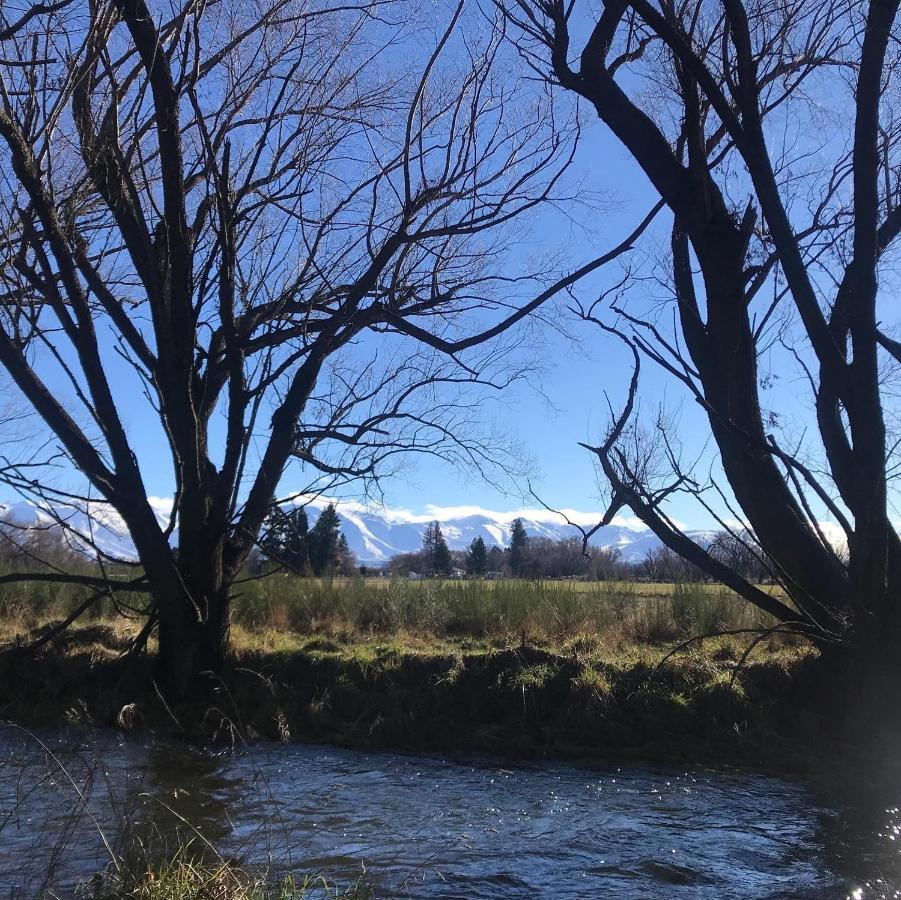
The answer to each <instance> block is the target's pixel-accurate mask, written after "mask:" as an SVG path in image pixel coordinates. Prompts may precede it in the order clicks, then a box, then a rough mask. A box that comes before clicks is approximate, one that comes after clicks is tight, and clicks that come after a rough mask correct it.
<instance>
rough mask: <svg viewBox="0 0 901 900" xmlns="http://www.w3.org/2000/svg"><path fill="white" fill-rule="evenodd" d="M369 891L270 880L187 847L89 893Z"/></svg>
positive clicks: (243, 899)
mask: <svg viewBox="0 0 901 900" xmlns="http://www.w3.org/2000/svg"><path fill="white" fill-rule="evenodd" d="M371 896H372V890H371V888H370V887H369V886H368V885H366V884H365V883H363V882H362V881H361V882H358V883H356V884H354V885H352V886H350V887H349V888H340V887H338V886H335V885H332V884H330V883H329V882H328V881H327V880H326V879H325V878H322V877H318V876H312V875H303V876H294V875H288V876H286V877H283V878H280V879H275V880H273V879H270V878H268V877H267V876H266V875H265V874H256V875H255V874H253V873H251V872H249V871H247V870H245V869H242V868H240V867H238V866H235V865H233V864H231V863H229V862H224V861H216V862H213V863H207V862H203V861H202V860H200V859H194V858H192V857H191V855H190V847H182V848H180V849H179V850H178V851H177V852H176V853H175V855H174V856H173V857H172V858H171V859H169V860H166V861H164V862H163V863H160V864H157V865H151V866H147V867H144V868H139V869H137V870H127V869H122V870H120V871H118V872H116V873H115V874H112V875H107V876H106V877H105V878H104V879H103V880H102V882H101V884H100V885H98V886H96V887H95V888H94V893H93V897H94V900H127V898H134V900H367V898H369V897H371Z"/></svg>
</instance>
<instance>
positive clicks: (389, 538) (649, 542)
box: [0, 498, 711, 565]
mask: <svg viewBox="0 0 901 900" xmlns="http://www.w3.org/2000/svg"><path fill="white" fill-rule="evenodd" d="M329 502H334V503H335V506H336V509H337V511H338V515H339V516H340V518H341V528H342V531H343V532H344V535H345V537H346V538H347V542H348V545H349V546H350V549H351V550H352V551H353V553H354V555H355V556H356V558H357V559H358V560H359V561H360V562H361V563H365V564H367V565H378V564H380V563H384V562H386V561H387V560H389V559H390V558H391V557H392V556H395V555H396V554H398V553H409V552H413V551H416V550H419V549H420V547H421V546H422V535H423V532H424V531H425V529H426V526H427V525H428V523H429V522H432V521H438V522H439V523H440V524H441V530H442V532H443V534H444V537H445V539H446V540H447V543H448V545H449V546H450V548H451V549H452V550H463V549H465V548H466V547H468V546H469V544H470V543H471V542H472V541H473V539H474V538H476V537H482V538H483V539H484V540H485V543H486V544H488V546H489V547H490V546H506V545H507V544H508V543H509V540H510V527H511V525H512V523H513V520H514V519H517V518H519V519H521V520H522V522H523V525H524V526H525V529H526V531H527V532H528V534H530V535H533V536H540V537H547V538H552V539H555V540H559V539H561V538H566V537H580V536H581V533H580V532H579V530H578V528H576V527H575V525H571V524H569V523H568V522H567V521H566V520H567V518H568V519H569V520H570V522H573V523H575V524H577V525H579V526H581V527H583V528H585V529H586V530H587V529H588V528H591V527H593V526H594V525H595V524H596V523H597V522H598V521H599V520H600V518H601V515H602V514H601V513H599V512H580V511H577V510H563V511H562V514H561V513H556V512H551V511H549V510H545V509H520V510H516V511H512V512H497V511H494V510H487V509H482V508H480V507H475V506H457V507H438V506H426V507H425V512H423V513H414V512H411V511H409V510H405V509H392V508H388V507H384V506H382V507H374V506H365V505H363V504H361V503H357V502H354V501H349V500H336V501H329V500H327V499H324V498H315V499H312V500H309V501H308V502H307V508H308V510H309V513H310V515H309V518H310V520H311V524H312V522H314V521H315V520H316V518H317V517H318V514H319V511H320V510H321V509H323V508H324V507H325V506H326V505H327V503H329ZM152 504H153V507H154V510H155V511H156V513H157V517H158V518H159V520H160V522H161V523H163V524H164V523H165V522H166V521H167V520H168V515H169V509H170V505H171V504H170V501H168V500H165V499H162V498H152ZM0 521H5V522H9V523H12V524H14V525H15V526H16V527H18V528H22V529H26V530H27V529H30V528H35V529H40V530H42V531H47V530H50V531H53V530H55V529H59V530H60V533H65V535H66V538H67V540H68V541H69V542H70V544H72V545H73V546H75V547H78V548H79V549H84V550H87V549H88V548H89V546H90V544H93V545H94V546H95V547H97V548H98V549H99V550H100V551H102V552H103V553H104V554H106V555H107V556H110V557H115V558H120V559H134V558H135V550H134V545H133V544H132V541H131V538H130V536H129V534H128V529H127V528H126V527H125V523H124V522H123V521H122V520H121V518H120V517H119V516H118V514H116V513H115V512H114V511H112V510H111V509H110V508H109V507H108V506H106V505H105V504H102V503H95V504H92V505H91V508H90V515H89V514H88V513H87V512H86V511H85V509H84V508H77V507H74V506H66V505H56V506H53V507H44V508H41V507H38V506H37V505H35V504H33V503H31V502H29V501H18V502H16V503H5V504H4V503H0ZM686 533H687V534H688V535H690V536H693V537H695V539H699V540H701V541H702V542H703V540H704V539H705V538H706V539H709V538H710V536H711V532H709V531H688V532H686ZM173 539H177V532H174V533H173ZM591 544H592V546H595V547H600V548H615V549H617V550H619V552H620V554H621V558H622V559H623V560H624V561H626V562H640V561H641V560H642V559H644V558H645V557H646V556H647V554H648V552H649V551H651V550H654V549H656V548H658V547H659V546H660V541H659V540H658V538H657V537H656V536H655V535H654V534H653V533H652V532H651V531H650V530H648V528H646V527H645V526H644V525H643V524H642V523H641V522H640V521H639V520H638V519H634V518H626V517H620V516H617V517H615V518H614V519H613V522H612V523H611V524H610V525H607V526H605V527H603V528H600V529H598V531H597V532H595V534H594V535H593V536H592V539H591Z"/></svg>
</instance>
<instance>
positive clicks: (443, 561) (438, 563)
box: [422, 522, 453, 575]
mask: <svg viewBox="0 0 901 900" xmlns="http://www.w3.org/2000/svg"><path fill="white" fill-rule="evenodd" d="M422 555H423V557H424V560H425V564H426V567H427V569H428V571H429V572H430V573H431V574H433V575H449V574H450V571H451V568H452V567H453V557H452V556H451V552H450V548H449V547H448V546H447V541H445V540H444V535H443V534H442V533H441V525H440V524H439V523H438V522H429V524H428V527H427V528H426V530H425V533H424V534H423V536H422Z"/></svg>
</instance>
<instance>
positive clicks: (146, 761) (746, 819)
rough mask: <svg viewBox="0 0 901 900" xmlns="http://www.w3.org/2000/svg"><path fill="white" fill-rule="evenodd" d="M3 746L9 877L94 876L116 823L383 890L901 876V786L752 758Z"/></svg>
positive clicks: (795, 887)
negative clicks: (777, 767) (638, 762)
mask: <svg viewBox="0 0 901 900" xmlns="http://www.w3.org/2000/svg"><path fill="white" fill-rule="evenodd" d="M48 750H52V754H49V753H48ZM0 760H2V761H3V762H2V763H0V896H4V897H6V896H16V897H27V896H33V895H34V891H35V890H39V889H40V888H41V881H42V880H43V878H44V871H43V869H44V866H43V863H44V862H45V861H46V860H47V859H49V858H51V854H52V853H57V855H59V858H60V859H62V855H61V854H63V853H64V854H65V865H64V866H60V865H57V870H58V871H57V872H56V873H54V877H55V878H57V880H58V881H65V880H66V879H67V878H68V879H69V884H70V885H71V879H73V878H78V877H82V878H84V877H89V876H90V875H91V874H92V873H93V872H95V871H97V869H98V868H99V867H102V865H103V864H104V863H105V862H106V860H107V859H108V856H107V855H106V850H105V848H104V843H103V835H102V834H101V832H103V833H104V834H105V835H106V837H107V840H108V841H109V842H110V843H111V844H113V845H114V849H115V850H116V851H117V852H119V851H120V849H121V848H122V846H123V842H125V841H127V840H129V839H131V840H133V839H135V837H138V838H140V841H142V842H144V843H146V842H151V843H154V846H156V847H157V848H165V847H167V846H168V847H170V848H171V847H172V846H174V845H175V843H176V838H179V839H182V840H183V839H184V838H185V837H193V838H194V841H195V844H194V846H195V847H197V848H202V847H205V846H214V847H215V848H216V849H217V851H218V852H220V853H222V854H223V855H225V856H229V857H235V858H236V859H238V860H240V861H241V862H243V863H250V864H254V863H267V862H269V861H272V863H273V864H274V866H275V867H276V868H277V869H284V870H285V871H288V870H295V871H301V872H302V871H316V872H321V873H323V874H326V875H327V876H330V877H332V878H337V879H342V880H354V879H356V878H357V877H358V876H359V875H360V874H361V873H362V872H363V871H365V872H367V874H368V876H369V877H375V878H376V879H377V880H378V883H379V885H380V891H381V893H382V894H383V895H384V896H416V897H436V898H437V897H440V898H455V897H460V898H463V897H466V898H494V897H498V898H500V897H504V898H509V897H525V896H548V897H561V898H566V897H573V898H575V897H595V896H596V897H650V898H654V897H659V898H678V897H692V898H707V897H709V898H717V900H719V898H728V897H771V898H777V897H831V896H836V897H844V896H851V895H855V892H859V893H857V894H856V896H859V897H861V898H864V897H878V896H893V893H892V885H893V884H895V883H898V884H901V877H899V876H901V866H899V853H898V851H899V847H898V844H899V842H901V815H899V813H898V810H897V809H896V808H895V805H894V804H895V802H897V799H898V796H899V795H898V794H897V793H894V789H892V790H891V791H890V793H891V794H892V796H893V798H894V799H893V800H892V801H891V803H889V804H886V793H885V789H883V790H882V792H879V791H878V790H877V789H875V788H874V789H873V790H872V791H871V792H869V793H861V792H856V791H855V790H853V789H846V790H845V792H844V793H843V794H838V793H835V794H833V793H830V792H824V791H823V790H812V789H809V788H805V787H804V786H802V785H799V784H796V783H792V782H790V781H784V780H780V779H775V778H768V777H763V776H759V775H750V774H742V773H714V772H709V771H687V770H678V769H673V768H660V767H644V766H636V767H630V768H628V769H625V768H621V769H617V768H605V767H593V768H592V767H578V766H568V765H562V764H547V765H536V766H508V765H498V764H497V763H496V762H492V761H486V760H468V761H459V760H457V761H450V760H445V759H441V758H437V757H407V756H390V755H378V754H363V753H353V752H345V751H337V750H324V749H322V748H315V747H305V746H287V747H286V746H276V745H261V746H258V747H254V748H251V749H248V750H242V751H238V752H227V753H219V754H215V753H210V752H205V751H201V750H190V749H188V748H185V747H183V746H179V745H172V744H155V745H148V744H144V743H140V742H135V741H125V740H123V739H121V738H119V737H118V736H109V735H104V736H100V737H98V738H96V739H95V740H93V741H83V740H82V741H78V742H75V743H73V741H72V738H71V736H67V737H65V738H63V739H56V740H54V742H53V745H52V747H48V748H47V749H44V748H41V747H40V746H38V745H35V744H34V742H33V741H31V739H30V738H28V737H27V736H25V735H22V734H21V733H19V734H13V733H10V732H5V731H3V730H0ZM61 765H65V766H66V767H67V768H68V770H69V775H70V776H71V779H70V780H68V776H67V777H61ZM73 785H74V787H73ZM75 787H77V788H78V790H75ZM79 791H80V793H81V795H82V797H83V798H84V799H83V800H79V799H78V795H79ZM73 797H74V798H75V799H74V803H73ZM886 809H888V810H889V812H888V813H887V812H886ZM73 823H74V824H73ZM38 847H39V848H41V849H40V855H37V854H36V848H38ZM56 848H62V849H56ZM880 879H884V880H883V881H880ZM29 892H31V893H29Z"/></svg>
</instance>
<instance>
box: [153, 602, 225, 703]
mask: <svg viewBox="0 0 901 900" xmlns="http://www.w3.org/2000/svg"><path fill="white" fill-rule="evenodd" d="M158 602H159V609H160V620H159V631H158V635H159V650H158V652H157V660H156V680H157V684H158V686H159V687H160V690H161V691H162V692H163V694H164V696H165V697H166V698H167V699H171V700H179V699H183V698H185V697H187V696H189V695H191V694H195V693H198V692H202V691H203V690H204V687H205V685H206V684H207V681H208V679H207V675H208V674H213V675H215V674H218V673H219V672H220V671H221V669H222V665H223V663H224V661H225V656H226V652H227V650H228V633H229V622H230V597H229V592H228V589H227V588H223V589H221V590H220V591H218V592H216V593H215V594H211V595H207V596H206V597H202V598H199V602H198V598H196V597H192V596H191V595H190V594H189V593H188V592H187V591H184V592H182V593H181V594H180V595H179V596H177V597H174V598H173V597H167V598H165V600H163V598H160V600H159V601H158Z"/></svg>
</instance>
